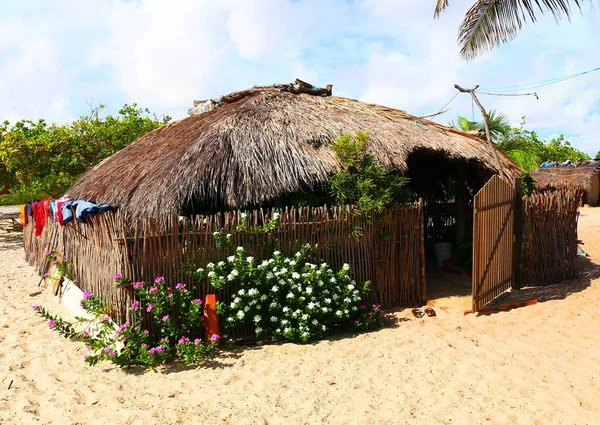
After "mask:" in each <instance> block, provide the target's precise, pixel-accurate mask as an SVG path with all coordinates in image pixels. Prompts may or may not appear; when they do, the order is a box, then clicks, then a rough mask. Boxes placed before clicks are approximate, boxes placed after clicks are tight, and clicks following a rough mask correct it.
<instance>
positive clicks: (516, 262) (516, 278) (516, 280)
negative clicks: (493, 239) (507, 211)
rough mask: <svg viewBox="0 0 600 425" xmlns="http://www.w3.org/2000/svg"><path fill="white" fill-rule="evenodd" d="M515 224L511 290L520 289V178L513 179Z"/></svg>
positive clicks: (521, 215)
mask: <svg viewBox="0 0 600 425" xmlns="http://www.w3.org/2000/svg"><path fill="white" fill-rule="evenodd" d="M514 218H515V222H514V226H513V230H514V232H515V236H514V246H513V289H521V255H522V251H523V191H522V189H521V178H520V177H517V178H515V214H514Z"/></svg>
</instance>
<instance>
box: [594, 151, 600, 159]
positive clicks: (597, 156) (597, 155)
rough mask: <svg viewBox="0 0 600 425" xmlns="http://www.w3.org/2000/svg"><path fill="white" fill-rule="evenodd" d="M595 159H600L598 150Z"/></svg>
mask: <svg viewBox="0 0 600 425" xmlns="http://www.w3.org/2000/svg"><path fill="white" fill-rule="evenodd" d="M594 159H600V151H598V153H597V154H596V156H595V157H594Z"/></svg>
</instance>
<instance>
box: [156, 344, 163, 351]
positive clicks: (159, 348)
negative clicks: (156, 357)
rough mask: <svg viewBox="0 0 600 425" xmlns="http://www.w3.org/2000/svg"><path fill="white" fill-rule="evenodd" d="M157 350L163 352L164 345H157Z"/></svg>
mask: <svg viewBox="0 0 600 425" xmlns="http://www.w3.org/2000/svg"><path fill="white" fill-rule="evenodd" d="M155 351H156V352H157V353H162V352H163V348H162V346H160V345H159V346H158V347H156V350H155Z"/></svg>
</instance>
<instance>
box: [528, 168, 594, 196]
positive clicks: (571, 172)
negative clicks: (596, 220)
mask: <svg viewBox="0 0 600 425" xmlns="http://www.w3.org/2000/svg"><path fill="white" fill-rule="evenodd" d="M597 173H600V162H598V161H589V162H585V163H583V164H579V165H556V166H550V167H545V168H540V169H539V170H536V171H534V172H533V173H532V174H531V176H532V177H533V178H534V179H535V180H537V182H538V185H539V187H546V186H560V185H564V184H567V185H572V186H575V187H580V188H582V189H584V190H586V191H589V190H590V188H591V185H592V178H593V177H594V175H595V174H597Z"/></svg>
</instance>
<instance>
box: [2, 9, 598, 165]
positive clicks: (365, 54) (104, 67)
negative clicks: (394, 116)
mask: <svg viewBox="0 0 600 425" xmlns="http://www.w3.org/2000/svg"><path fill="white" fill-rule="evenodd" d="M472 3H473V0H469V1H458V0H454V1H451V2H450V5H451V7H450V9H449V10H448V12H446V13H444V14H443V15H442V16H441V17H440V19H434V18H433V7H434V4H435V1H434V0H431V1H429V0H354V1H350V0H219V1H215V0H186V1H184V0H169V1H164V0H94V1H90V0H61V1H48V0H19V1H15V0H0V121H4V120H9V121H15V120H18V119H23V118H29V119H37V118H45V119H46V120H48V121H53V122H57V123H63V122H68V121H71V120H73V119H75V118H77V117H78V116H80V115H82V114H85V113H87V112H89V110H90V108H91V106H94V105H97V104H100V103H101V104H104V105H106V106H107V110H108V111H109V112H115V111H118V109H119V108H120V107H121V106H122V105H124V104H125V103H133V102H136V103H137V104H138V105H140V106H143V107H147V108H149V109H150V110H151V111H152V112H154V113H156V114H168V115H170V116H172V117H173V118H183V117H185V116H186V115H187V110H188V109H189V108H190V107H191V106H192V102H193V100H195V99H207V98H209V97H219V96H220V95H223V94H227V93H230V92H232V91H235V90H240V89H244V88H248V87H251V86H254V85H264V84H273V83H287V82H291V81H293V80H294V79H295V78H300V79H302V80H305V81H309V82H311V83H312V84H315V85H317V86H325V85H326V84H333V91H334V94H335V95H339V96H347V97H351V98H355V99H359V100H362V101H366V102H372V103H378V104H382V105H386V106H390V107H395V108H398V109H402V110H405V111H407V112H409V113H411V114H413V115H417V116H421V115H427V114H432V113H435V112H438V111H439V110H440V109H441V108H442V106H444V104H446V103H447V102H448V101H449V100H450V99H451V98H452V97H453V96H454V95H455V93H456V90H455V89H454V84H459V85H461V86H463V87H473V86H474V85H476V84H479V85H480V87H481V88H482V89H484V88H496V87H506V86H514V85H518V84H526V83H531V82H536V81H542V80H549V79H554V78H558V77H562V76H565V75H570V74H573V73H577V72H580V71H585V70H588V69H592V68H595V67H598V66H600V59H599V58H600V31H598V30H597V29H598V27H600V9H598V8H595V9H593V8H591V7H590V6H588V5H584V6H583V9H582V13H579V12H578V11H575V13H574V15H573V17H572V18H571V21H570V22H569V21H568V20H561V21H560V23H559V25H556V23H555V21H554V19H553V17H552V16H550V15H542V16H540V17H539V19H538V21H537V22H536V24H535V25H531V24H530V25H527V26H526V27H525V28H524V30H523V31H522V32H521V33H520V34H519V35H518V37H517V38H516V39H515V40H514V41H512V42H511V43H509V44H506V45H503V46H501V47H500V48H497V49H494V50H493V51H491V52H489V53H486V54H483V55H481V56H480V57H478V58H477V59H475V60H474V61H465V60H463V59H461V58H460V56H459V54H458V44H457V42H456V38H457V30H458V27H459V24H460V21H461V19H462V17H463V16H464V14H465V12H466V10H467V9H468V8H469V6H470V5H471V4H472ZM537 93H538V95H539V100H538V99H535V98H534V97H532V96H522V97H501V96H488V95H480V100H481V102H482V103H483V105H484V107H485V108H486V109H496V110H498V111H501V112H504V113H505V114H506V115H507V116H508V117H509V119H510V121H511V123H512V124H513V125H514V126H518V125H519V124H520V122H521V118H522V117H523V116H526V117H527V124H526V127H527V128H528V129H530V130H535V131H536V132H537V133H538V134H539V135H540V136H541V137H542V138H552V137H556V136H557V135H558V134H561V133H562V134H564V135H565V136H566V137H567V139H568V140H570V141H571V143H572V144H573V145H574V146H576V147H577V148H579V149H581V150H583V151H585V152H587V153H588V154H590V155H594V154H595V153H596V152H598V151H599V150H600V72H596V73H590V74H589V75H585V76H582V77H579V78H575V79H572V80H569V81H566V82H562V83H560V84H554V85H551V86H547V87H544V88H542V89H539V90H537ZM449 107H450V108H451V109H450V110H449V111H448V112H446V113H445V114H443V115H440V116H437V117H436V118H435V120H436V121H438V122H440V123H442V124H447V123H448V122H449V121H451V120H455V119H456V117H457V115H464V116H466V117H468V118H475V120H479V119H480V116H479V115H478V112H477V109H476V108H475V110H474V111H473V106H472V102H471V100H470V97H469V95H468V94H461V95H459V96H457V97H456V98H455V99H454V101H453V102H452V103H451V104H450V105H449Z"/></svg>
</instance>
